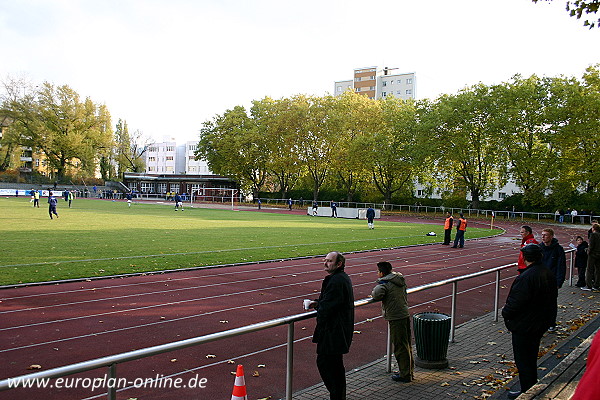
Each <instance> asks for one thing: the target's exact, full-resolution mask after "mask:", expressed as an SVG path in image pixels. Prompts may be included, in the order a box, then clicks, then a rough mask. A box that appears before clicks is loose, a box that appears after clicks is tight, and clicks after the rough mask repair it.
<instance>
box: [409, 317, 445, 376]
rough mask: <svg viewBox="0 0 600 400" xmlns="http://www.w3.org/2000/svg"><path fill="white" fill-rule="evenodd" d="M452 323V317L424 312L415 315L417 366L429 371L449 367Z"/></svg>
mask: <svg viewBox="0 0 600 400" xmlns="http://www.w3.org/2000/svg"><path fill="white" fill-rule="evenodd" d="M450 323H451V318H450V316H449V315H446V314H442V313H435V312H422V313H418V314H415V315H413V329H414V332H415V343H416V345H417V357H415V364H416V365H417V366H419V367H421V368H427V369H443V368H447V367H448V359H447V358H446V354H447V352H448V340H449V339H450V327H451V326H450Z"/></svg>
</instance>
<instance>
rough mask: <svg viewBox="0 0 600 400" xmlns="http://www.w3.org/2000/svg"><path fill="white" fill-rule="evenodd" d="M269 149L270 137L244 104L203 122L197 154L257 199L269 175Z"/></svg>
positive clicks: (212, 167)
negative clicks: (268, 139) (261, 128)
mask: <svg viewBox="0 0 600 400" xmlns="http://www.w3.org/2000/svg"><path fill="white" fill-rule="evenodd" d="M267 149H268V146H267V138H266V137H265V136H264V135H261V134H260V132H259V130H258V129H257V126H256V123H255V121H254V120H253V119H252V118H251V117H250V116H248V114H247V113H246V109H245V108H244V107H241V106H236V107H234V108H233V109H232V110H227V111H225V113H223V115H217V116H216V117H215V118H214V119H213V120H212V121H206V122H205V123H204V124H203V126H202V129H201V131H200V141H199V142H198V149H197V150H196V157H198V158H200V159H203V160H206V162H207V163H208V165H209V166H210V169H211V170H212V171H213V172H215V173H216V174H219V175H224V176H228V177H230V178H232V179H234V180H236V181H237V182H238V183H239V184H240V186H241V187H242V189H244V190H250V191H251V192H252V194H253V196H254V197H255V198H256V197H258V193H259V192H260V190H261V189H262V187H263V185H264V183H265V180H266V178H267V161H268V159H269V154H268V152H267Z"/></svg>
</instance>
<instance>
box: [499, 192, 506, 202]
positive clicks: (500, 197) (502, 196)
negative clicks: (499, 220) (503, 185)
mask: <svg viewBox="0 0 600 400" xmlns="http://www.w3.org/2000/svg"><path fill="white" fill-rule="evenodd" d="M498 198H499V199H500V200H504V199H506V193H504V192H498Z"/></svg>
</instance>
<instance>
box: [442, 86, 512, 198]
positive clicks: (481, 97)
mask: <svg viewBox="0 0 600 400" xmlns="http://www.w3.org/2000/svg"><path fill="white" fill-rule="evenodd" d="M493 107H494V104H493V101H492V94H491V90H490V88H489V87H488V86H485V85H483V84H479V85H476V86H473V87H470V88H465V89H463V90H461V91H460V92H459V93H458V94H456V95H443V96H441V97H440V98H439V99H438V101H437V103H436V105H435V115H437V120H438V123H437V129H436V133H437V135H436V137H437V139H438V140H437V149H438V151H439V158H438V160H439V162H438V163H437V168H438V170H439V172H440V176H442V177H443V178H445V179H444V180H445V181H446V184H447V185H448V184H449V185H453V186H454V185H458V188H456V187H453V189H458V190H459V191H460V190H461V189H464V190H466V191H468V192H470V194H471V199H472V206H473V207H474V208H479V201H480V200H481V197H482V196H484V195H489V194H490V193H491V192H492V191H493V190H494V189H496V188H497V187H498V186H500V184H501V183H502V180H503V178H504V177H505V174H502V171H503V170H504V169H505V168H504V165H505V158H504V157H503V154H504V153H503V152H502V151H501V149H500V143H499V140H498V139H499V135H498V134H497V132H496V130H495V129H494V127H493V125H492V124H491V123H490V119H491V116H492V114H493V113H494V108H493Z"/></svg>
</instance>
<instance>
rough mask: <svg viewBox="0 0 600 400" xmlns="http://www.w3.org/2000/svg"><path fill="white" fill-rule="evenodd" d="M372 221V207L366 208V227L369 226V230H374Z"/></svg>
mask: <svg viewBox="0 0 600 400" xmlns="http://www.w3.org/2000/svg"><path fill="white" fill-rule="evenodd" d="M374 219H375V210H374V209H373V207H369V208H367V225H368V226H369V229H375V224H374V223H373V220H374Z"/></svg>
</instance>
